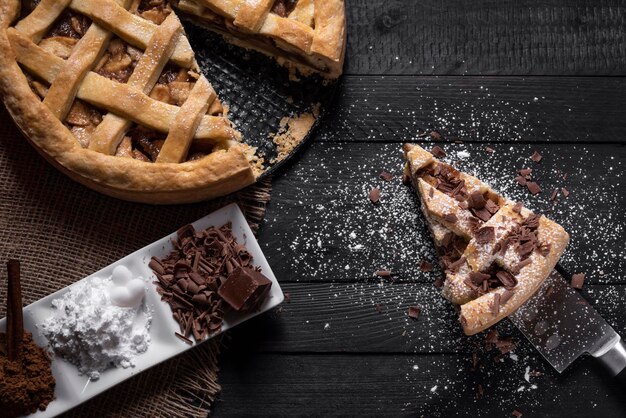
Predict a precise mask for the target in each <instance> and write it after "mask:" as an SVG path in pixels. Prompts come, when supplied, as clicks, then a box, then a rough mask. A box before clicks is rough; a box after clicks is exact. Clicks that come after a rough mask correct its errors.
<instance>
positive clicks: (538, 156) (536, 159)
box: [530, 151, 543, 163]
mask: <svg viewBox="0 0 626 418" xmlns="http://www.w3.org/2000/svg"><path fill="white" fill-rule="evenodd" d="M542 158H543V157H542V156H541V154H539V153H538V152H537V151H535V152H533V155H532V156H531V157H530V159H531V160H533V161H534V162H536V163H538V162H539V161H541V159H542Z"/></svg>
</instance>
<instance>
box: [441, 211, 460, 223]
mask: <svg viewBox="0 0 626 418" xmlns="http://www.w3.org/2000/svg"><path fill="white" fill-rule="evenodd" d="M443 220H444V221H446V222H449V223H451V224H454V223H456V222H457V221H458V218H457V217H456V215H455V214H454V213H448V214H446V215H445V216H444V217H443Z"/></svg>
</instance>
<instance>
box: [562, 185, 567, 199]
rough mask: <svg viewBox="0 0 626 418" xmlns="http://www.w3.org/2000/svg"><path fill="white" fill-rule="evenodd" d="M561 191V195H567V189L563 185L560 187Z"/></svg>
mask: <svg viewBox="0 0 626 418" xmlns="http://www.w3.org/2000/svg"><path fill="white" fill-rule="evenodd" d="M561 193H563V197H567V196H569V190H567V189H566V188H565V187H561Z"/></svg>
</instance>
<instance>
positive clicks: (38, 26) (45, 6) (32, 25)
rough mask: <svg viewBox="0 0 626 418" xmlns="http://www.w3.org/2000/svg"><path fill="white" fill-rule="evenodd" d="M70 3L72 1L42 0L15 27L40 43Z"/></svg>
mask: <svg viewBox="0 0 626 418" xmlns="http://www.w3.org/2000/svg"><path fill="white" fill-rule="evenodd" d="M70 2H71V0H41V2H40V3H39V4H38V5H37V7H35V9H34V10H33V11H32V12H31V13H30V14H29V15H28V16H26V17H25V18H24V19H22V20H20V21H19V22H18V23H17V24H16V25H15V28H16V29H17V30H19V31H20V32H22V33H23V34H24V35H26V36H28V37H29V38H30V39H32V40H33V41H34V42H39V41H40V40H41V38H43V36H44V35H45V34H46V32H47V31H48V30H49V29H50V27H51V26H52V24H54V22H55V21H56V20H57V18H58V17H59V16H61V13H63V11H65V9H66V8H67V6H68V5H69V4H70Z"/></svg>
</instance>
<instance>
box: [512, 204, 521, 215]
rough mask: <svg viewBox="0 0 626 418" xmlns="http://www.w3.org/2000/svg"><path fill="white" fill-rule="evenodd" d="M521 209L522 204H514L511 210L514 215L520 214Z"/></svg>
mask: <svg viewBox="0 0 626 418" xmlns="http://www.w3.org/2000/svg"><path fill="white" fill-rule="evenodd" d="M523 207H524V203H523V202H515V205H513V209H511V210H512V211H513V212H515V213H521V212H522V208H523Z"/></svg>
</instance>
